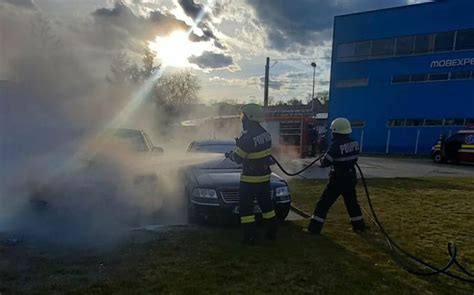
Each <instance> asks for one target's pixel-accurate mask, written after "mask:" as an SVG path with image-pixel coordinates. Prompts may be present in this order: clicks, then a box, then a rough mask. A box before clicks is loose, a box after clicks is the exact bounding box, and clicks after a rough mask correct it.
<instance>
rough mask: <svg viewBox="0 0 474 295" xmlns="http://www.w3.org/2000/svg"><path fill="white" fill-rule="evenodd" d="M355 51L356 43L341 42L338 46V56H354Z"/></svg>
mask: <svg viewBox="0 0 474 295" xmlns="http://www.w3.org/2000/svg"><path fill="white" fill-rule="evenodd" d="M354 52H355V44H354V43H346V44H340V45H339V46H338V47H337V57H339V58H346V57H353V56H354Z"/></svg>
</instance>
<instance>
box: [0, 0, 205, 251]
mask: <svg viewBox="0 0 474 295" xmlns="http://www.w3.org/2000/svg"><path fill="white" fill-rule="evenodd" d="M0 20H1V25H0V26H1V39H2V40H1V45H0V46H1V51H0V64H1V73H0V74H1V75H2V76H1V77H0V79H6V80H8V81H0V82H1V85H0V89H1V91H2V92H1V93H0V98H1V101H0V106H1V108H0V112H1V114H0V117H1V120H2V122H1V127H0V131H1V135H0V140H1V142H0V148H1V150H0V162H1V164H0V165H1V166H0V179H1V187H0V194H1V195H0V202H1V203H2V206H1V208H0V230H2V231H14V232H16V233H17V234H21V235H26V236H31V237H35V238H38V239H40V240H42V241H45V242H48V243H57V244H64V243H66V244H70V245H84V244H90V243H93V242H104V241H109V242H114V241H117V240H119V239H120V238H122V237H123V236H124V235H125V234H126V233H127V231H126V228H129V227H133V226H137V225H143V224H147V223H151V222H160V223H162V224H167V223H176V222H178V223H182V222H184V221H185V215H184V212H182V208H183V198H182V197H183V194H182V191H181V190H182V184H181V183H180V180H179V178H178V175H177V173H178V171H179V169H180V168H182V167H185V166H187V165H189V163H196V162H199V161H203V160H206V159H203V158H200V159H196V158H193V159H189V158H185V157H184V153H182V152H180V151H175V152H173V153H169V152H166V146H164V148H165V155H164V156H160V155H152V156H144V155H137V154H136V153H133V152H130V150H128V149H124V148H123V147H122V146H120V145H119V144H117V143H116V142H115V141H114V140H113V130H112V131H110V130H105V129H104V128H105V127H111V126H110V122H114V118H116V116H117V114H119V113H120V112H121V110H122V109H123V107H124V106H126V105H127V104H128V103H129V102H130V99H131V98H132V97H133V95H134V93H136V91H137V89H131V88H129V87H127V86H124V85H113V86H112V85H110V84H109V83H107V82H106V80H105V77H106V74H107V72H108V70H109V68H108V65H110V61H111V60H112V58H113V56H114V53H113V52H111V53H110V55H107V54H102V56H104V58H105V60H101V63H100V64H98V63H97V62H96V58H97V56H96V55H94V56H91V55H90V53H91V51H90V50H82V48H81V47H80V46H79V47H78V46H77V44H78V43H77V42H76V40H70V38H71V36H77V35H78V34H80V32H77V31H76V32H75V33H74V34H72V33H71V34H69V33H68V32H70V31H68V30H65V29H64V28H62V29H59V28H58V26H57V24H56V23H54V22H51V21H49V20H47V19H45V17H44V16H43V15H41V13H40V12H38V11H37V10H35V9H32V8H31V7H28V8H25V7H19V6H17V5H11V4H8V3H2V2H0ZM60 25H61V26H64V25H67V24H64V23H61V24H60ZM106 33H107V31H104V34H103V35H101V34H100V33H98V32H94V34H93V35H88V36H83V37H84V38H87V39H88V40H89V41H90V38H98V40H97V42H99V41H100V42H103V41H104V39H106V38H110V36H108V35H107V34H106ZM99 39H102V40H99ZM73 45H74V46H73ZM107 57H108V58H110V59H109V60H107ZM102 65H107V66H102ZM145 109H150V108H149V107H148V106H143V107H142V108H140V107H138V108H137V110H136V112H134V113H131V114H127V117H126V118H125V120H119V122H120V123H122V124H121V125H117V126H112V127H113V128H123V127H128V128H130V127H132V128H133V127H140V128H143V129H148V131H150V130H155V128H156V127H155V126H153V123H154V122H156V120H155V119H154V118H152V116H156V115H157V114H153V112H149V113H146V112H143V110H145ZM128 115H130V116H128ZM147 116H150V117H149V119H147ZM137 125H139V126H137ZM147 125H149V126H147ZM98 135H100V136H99V137H97V136H98ZM155 144H157V145H162V143H156V142H155ZM180 146H181V147H182V148H183V147H185V146H186V145H185V143H184V142H183V143H181V144H180ZM211 157H212V156H211ZM157 191H158V192H159V193H156V192H157ZM180 210H181V211H180Z"/></svg>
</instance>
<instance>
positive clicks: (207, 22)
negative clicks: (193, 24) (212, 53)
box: [177, 0, 226, 49]
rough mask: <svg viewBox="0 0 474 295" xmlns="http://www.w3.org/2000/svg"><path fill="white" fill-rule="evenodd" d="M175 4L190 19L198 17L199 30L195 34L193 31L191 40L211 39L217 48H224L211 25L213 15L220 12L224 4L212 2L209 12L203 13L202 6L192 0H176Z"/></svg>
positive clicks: (194, 19)
mask: <svg viewBox="0 0 474 295" xmlns="http://www.w3.org/2000/svg"><path fill="white" fill-rule="evenodd" d="M177 4H178V5H179V6H180V7H181V9H182V10H183V12H184V14H185V15H186V16H187V17H189V18H190V19H191V20H193V21H196V20H197V19H198V18H200V19H199V24H198V26H197V27H198V28H199V30H200V31H201V32H199V34H197V33H196V32H193V34H191V36H190V40H191V41H193V42H200V41H209V40H213V42H214V45H215V46H216V47H217V48H219V49H226V46H225V44H224V43H223V42H222V41H221V40H219V39H218V38H217V37H216V34H215V33H214V31H215V30H216V28H215V27H214V26H213V25H212V22H213V20H214V18H215V17H217V16H218V15H219V14H221V13H222V10H223V7H224V4H218V3H216V4H214V5H213V6H212V7H210V8H211V11H210V12H207V13H205V14H204V6H203V5H201V4H198V3H196V2H194V0H177Z"/></svg>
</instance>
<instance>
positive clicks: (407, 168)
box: [273, 157, 474, 179]
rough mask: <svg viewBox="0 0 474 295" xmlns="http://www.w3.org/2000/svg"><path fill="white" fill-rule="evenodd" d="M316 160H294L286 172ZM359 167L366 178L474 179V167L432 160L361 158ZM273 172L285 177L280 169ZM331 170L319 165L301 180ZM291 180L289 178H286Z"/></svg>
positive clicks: (321, 176) (322, 175) (286, 165)
mask: <svg viewBox="0 0 474 295" xmlns="http://www.w3.org/2000/svg"><path fill="white" fill-rule="evenodd" d="M313 160H314V158H305V159H298V160H292V161H291V162H286V163H283V165H284V167H285V168H286V170H289V171H297V170H299V169H301V168H303V167H305V166H306V165H308V164H309V163H311V162H312V161H313ZM359 165H360V167H361V169H362V171H363V172H364V176H365V177H366V178H395V177H433V176H448V177H474V165H455V164H435V163H433V161H432V160H430V159H411V158H389V157H360V158H359ZM274 167H275V168H273V171H274V172H276V173H277V174H278V175H280V176H282V177H284V176H285V175H284V174H283V172H281V171H280V170H279V169H278V167H276V166H274ZM329 171H330V169H329V168H320V167H318V166H317V165H314V166H313V167H311V168H309V169H308V170H306V171H305V172H304V173H302V174H301V175H300V176H297V177H299V178H307V179H327V178H328V174H329ZM285 178H286V179H289V178H288V177H285Z"/></svg>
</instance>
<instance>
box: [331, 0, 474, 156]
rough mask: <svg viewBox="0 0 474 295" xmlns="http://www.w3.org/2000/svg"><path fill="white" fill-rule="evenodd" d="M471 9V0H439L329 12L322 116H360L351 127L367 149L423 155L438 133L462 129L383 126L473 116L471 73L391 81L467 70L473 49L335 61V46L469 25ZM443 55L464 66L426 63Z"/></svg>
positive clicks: (473, 65)
mask: <svg viewBox="0 0 474 295" xmlns="http://www.w3.org/2000/svg"><path fill="white" fill-rule="evenodd" d="M473 11H474V1H470V0H445V1H439V2H436V3H428V4H420V5H412V6H406V7H400V8H393V9H384V10H379V11H373V12H367V13H360V14H352V15H346V16H339V17H336V18H335V25H334V41H333V43H334V44H333V60H332V71H331V90H330V105H329V120H332V119H334V118H336V117H341V116H342V117H348V118H349V119H350V120H351V121H364V126H362V128H354V137H355V138H356V139H358V140H361V141H363V152H366V153H386V152H388V153H402V154H415V153H416V154H428V153H429V152H430V149H431V146H432V144H433V143H434V142H435V141H436V139H437V138H438V136H439V134H440V133H445V134H446V135H449V134H453V133H455V132H456V131H457V130H459V129H462V128H463V127H462V126H441V125H437V126H410V127H402V126H397V127H395V126H389V125H388V123H390V124H392V123H393V121H391V120H393V119H417V120H424V119H451V118H471V119H472V118H474V73H472V75H473V76H471V78H470V79H467V80H446V81H427V82H419V83H400V84H393V83H392V79H393V77H394V76H397V77H398V76H400V75H405V74H430V73H431V74H436V73H449V72H456V73H458V72H460V71H474V50H466V51H447V52H438V53H426V54H419V55H418V54H413V55H409V56H400V57H395V56H387V57H377V58H372V57H367V58H366V57H360V58H355V59H353V60H351V59H346V60H344V61H343V62H341V61H340V60H341V59H338V46H339V45H341V44H344V43H350V42H356V41H365V40H378V39H384V38H393V37H401V36H413V35H421V34H428V33H439V32H449V31H456V30H461V29H469V28H474V17H473V14H472V12H473ZM395 42H397V41H395ZM371 46H374V43H372V45H371ZM372 48H373V47H372ZM339 54H341V53H339ZM446 59H449V60H452V59H462V60H464V61H465V62H463V63H465V65H463V66H459V65H458V66H455V67H439V66H438V67H432V65H435V64H434V63H433V61H440V60H446ZM467 59H469V62H467ZM471 59H472V60H471ZM471 61H472V62H471ZM438 65H439V64H438ZM433 77H435V76H434V75H433ZM448 77H449V75H448ZM413 79H415V78H414V77H413ZM341 83H342V84H341ZM358 85H359V86H358ZM342 86H345V87H342ZM466 122H467V121H466ZM417 123H419V122H418V121H417ZM427 124H428V122H427ZM387 143H388V145H387ZM387 146H388V148H387Z"/></svg>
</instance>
